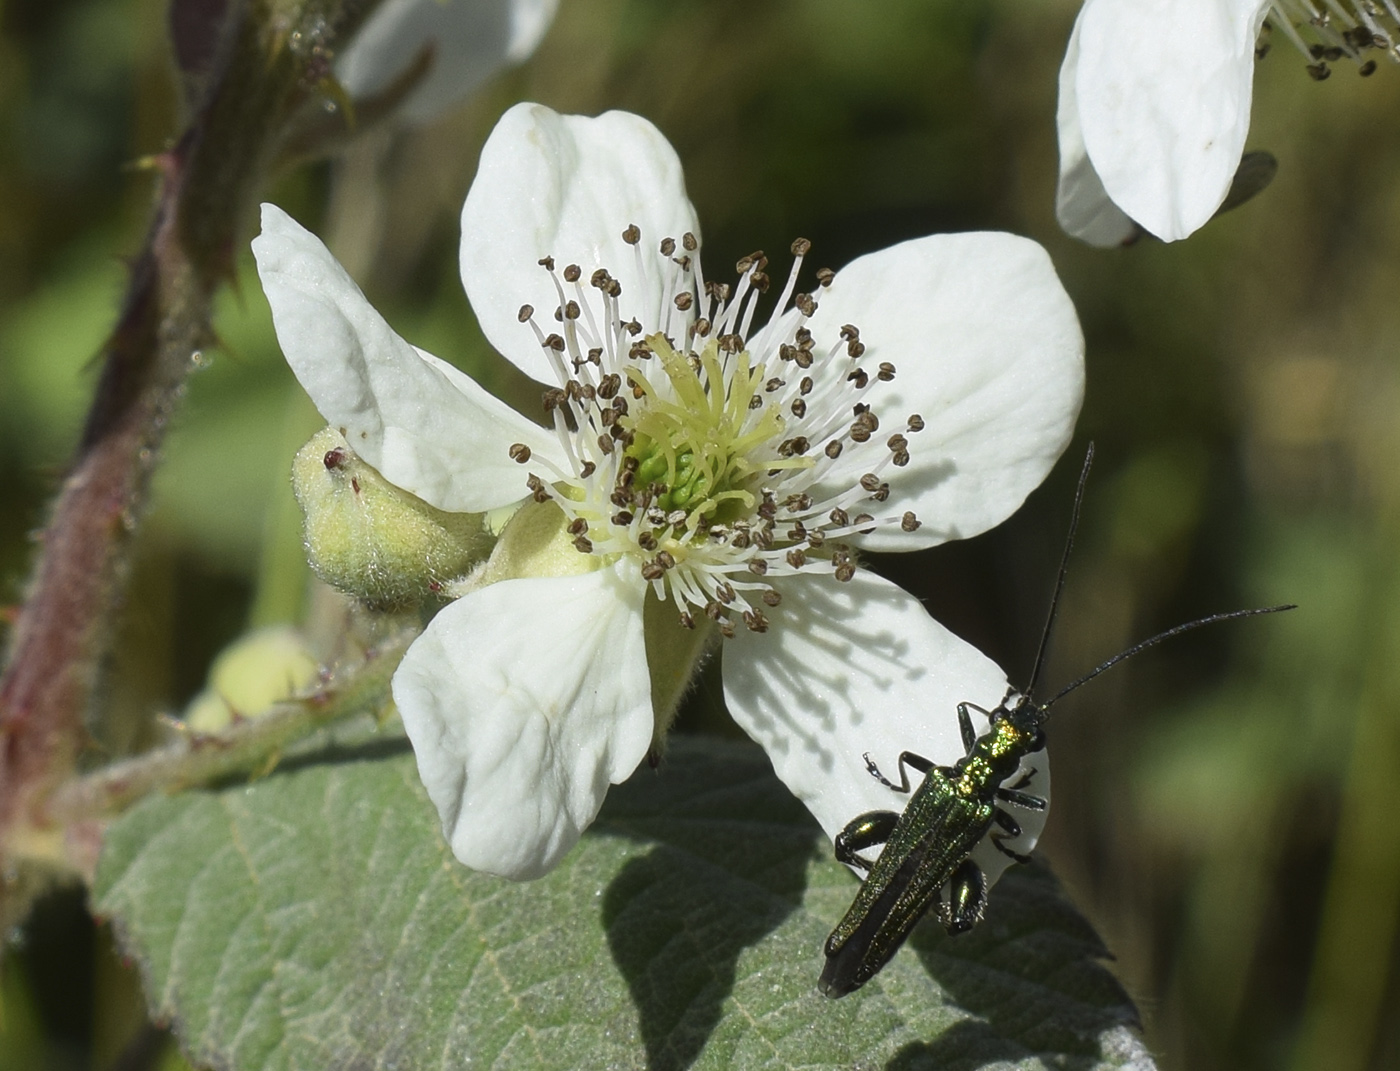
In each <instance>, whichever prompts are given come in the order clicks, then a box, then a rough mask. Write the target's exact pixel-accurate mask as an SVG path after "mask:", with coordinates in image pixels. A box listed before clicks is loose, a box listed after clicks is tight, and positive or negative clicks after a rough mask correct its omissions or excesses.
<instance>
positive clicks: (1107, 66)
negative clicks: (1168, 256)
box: [1075, 0, 1268, 241]
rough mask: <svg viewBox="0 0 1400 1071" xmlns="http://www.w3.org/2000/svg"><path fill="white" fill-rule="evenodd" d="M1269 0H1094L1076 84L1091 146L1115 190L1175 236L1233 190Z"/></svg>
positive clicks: (1145, 219) (1125, 205) (1097, 166)
mask: <svg viewBox="0 0 1400 1071" xmlns="http://www.w3.org/2000/svg"><path fill="white" fill-rule="evenodd" d="M1267 9H1268V3H1267V0H1088V2H1086V3H1085V5H1084V9H1083V10H1082V11H1081V12H1080V15H1079V22H1078V26H1077V31H1078V34H1079V65H1078V73H1077V75H1076V81H1075V87H1076V96H1077V99H1078V104H1079V121H1080V127H1081V130H1082V133H1083V138H1084V145H1085V148H1086V149H1087V151H1088V155H1089V159H1090V160H1091V161H1093V166H1094V170H1095V171H1096V172H1097V173H1098V175H1099V177H1100V179H1101V180H1102V181H1103V185H1104V189H1105V190H1107V191H1108V195H1109V197H1111V198H1112V199H1113V202H1114V203H1115V204H1116V205H1117V206H1118V207H1119V208H1121V209H1122V210H1123V211H1124V212H1125V213H1127V215H1128V216H1130V217H1131V218H1132V219H1134V220H1136V221H1137V222H1138V223H1139V224H1141V225H1142V226H1143V227H1145V228H1146V229H1147V230H1149V231H1151V232H1152V233H1153V234H1155V235H1156V236H1157V237H1158V238H1161V239H1162V240H1163V241H1175V240H1176V239H1178V238H1185V237H1186V236H1187V235H1189V234H1191V233H1192V232H1193V231H1195V230H1196V229H1198V228H1199V227H1201V226H1202V225H1203V224H1204V223H1205V222H1206V221H1207V220H1209V219H1210V217H1211V216H1212V215H1214V213H1215V210H1216V209H1217V208H1219V207H1220V204H1221V202H1222V201H1223V200H1224V199H1225V195H1226V193H1227V192H1229V189H1230V180H1231V179H1232V178H1233V177H1234V174H1235V168H1236V167H1237V166H1238V165H1239V162H1240V156H1241V155H1242V154H1243V152H1244V141H1245V135H1246V134H1247V133H1248V131H1249V109H1250V97H1251V93H1252V88H1253V82H1254V45H1255V41H1256V40H1257V38H1258V36H1259V28H1260V25H1261V24H1262V22H1263V19H1264V14H1265V12H1266V10H1267Z"/></svg>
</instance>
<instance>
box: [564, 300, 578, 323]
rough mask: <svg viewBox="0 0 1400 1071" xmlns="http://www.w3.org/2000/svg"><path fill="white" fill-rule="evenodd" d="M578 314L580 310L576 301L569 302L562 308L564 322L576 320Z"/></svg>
mask: <svg viewBox="0 0 1400 1071" xmlns="http://www.w3.org/2000/svg"><path fill="white" fill-rule="evenodd" d="M579 313H580V309H579V307H578V302H577V301H570V302H569V303H568V304H566V305H565V306H564V319H566V320H577V319H578V318H579Z"/></svg>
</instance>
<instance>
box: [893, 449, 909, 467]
mask: <svg viewBox="0 0 1400 1071" xmlns="http://www.w3.org/2000/svg"><path fill="white" fill-rule="evenodd" d="M890 460H891V461H893V462H894V463H895V465H897V466H898V467H899V468H904V466H905V465H907V464H909V451H908V450H896V451H895V454H894V457H892V458H890Z"/></svg>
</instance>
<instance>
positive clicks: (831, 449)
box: [823, 439, 841, 461]
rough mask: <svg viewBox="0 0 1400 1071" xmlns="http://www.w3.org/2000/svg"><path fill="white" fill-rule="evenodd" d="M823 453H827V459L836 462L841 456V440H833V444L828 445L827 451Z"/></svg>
mask: <svg viewBox="0 0 1400 1071" xmlns="http://www.w3.org/2000/svg"><path fill="white" fill-rule="evenodd" d="M823 453H825V454H826V456H827V457H829V458H831V460H833V461H835V460H836V459H837V458H838V457H840V456H841V440H840V439H832V440H831V442H829V443H827V444H826V449H825V450H824V451H823Z"/></svg>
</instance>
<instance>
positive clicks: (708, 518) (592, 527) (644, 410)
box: [510, 226, 923, 636]
mask: <svg viewBox="0 0 1400 1071" xmlns="http://www.w3.org/2000/svg"><path fill="white" fill-rule="evenodd" d="M623 238H624V239H625V240H626V241H627V242H628V244H629V245H631V246H632V247H633V248H634V250H635V251H636V260H637V277H638V278H646V277H647V271H646V267H647V265H646V264H645V263H644V262H643V253H642V250H641V247H640V241H641V234H640V232H639V231H638V229H637V228H636V227H635V226H632V227H628V228H627V230H626V231H624V232H623ZM809 248H810V244H809V243H807V242H806V241H805V240H799V241H797V242H795V243H793V253H794V256H795V260H794V264H793V268H792V272H791V273H790V275H789V277H788V280H787V283H786V285H785V287H784V289H783V291H782V294H781V296H780V297H779V298H778V302H777V311H776V313H775V314H774V316H773V318H772V319H771V320H770V321H769V322H768V323H767V324H766V325H765V326H763V327H761V328H758V329H756V330H753V329H752V324H753V319H754V308H755V305H756V303H757V299H758V296H759V295H760V294H762V293H764V292H766V291H767V290H768V288H769V285H770V280H769V278H768V276H767V275H766V274H765V271H764V269H765V268H766V267H767V265H768V260H767V258H766V257H764V255H763V254H762V253H761V252H760V253H755V254H753V255H752V256H749V257H745V258H743V259H742V260H741V261H740V262H739V264H738V265H737V270H738V272H739V282H738V284H737V285H736V286H735V287H733V288H732V289H731V287H729V286H727V285H717V284H714V283H708V284H707V283H706V282H705V281H704V278H703V275H702V274H701V270H700V259H699V242H698V240H697V239H696V238H695V237H694V236H693V235H690V234H687V235H685V236H684V237H683V238H682V240H681V243H680V255H679V256H677V255H676V254H677V252H678V249H677V243H676V242H675V241H674V240H673V239H670V238H667V239H665V240H664V241H662V242H661V243H660V245H659V247H658V252H659V253H660V255H661V258H662V260H661V261H660V269H661V274H660V277H661V278H662V279H664V280H665V294H666V295H667V300H666V301H665V302H663V303H662V304H661V306H660V307H659V308H654V309H651V310H646V320H647V322H646V323H645V324H643V323H642V322H641V320H639V319H638V318H637V317H636V316H633V317H631V318H627V319H624V316H623V313H622V311H621V305H622V301H623V300H629V298H626V297H624V294H623V289H622V285H621V283H620V282H619V281H618V280H617V279H615V278H614V277H613V276H612V274H611V272H609V271H608V270H606V269H603V268H600V269H598V270H597V271H595V272H594V273H593V274H592V276H591V277H590V279H589V284H590V286H591V288H592V289H593V290H594V291H596V293H595V294H594V295H589V294H588V293H587V291H586V290H585V289H584V287H583V284H582V277H583V272H582V270H581V269H580V268H579V267H578V266H577V265H572V264H571V265H569V266H568V267H566V268H565V269H564V270H563V272H562V274H561V273H557V272H556V271H555V264H554V260H553V258H550V257H546V258H545V259H544V260H542V261H541V262H540V263H541V265H542V266H543V267H544V268H545V270H547V271H548V272H549V273H550V275H551V277H552V278H553V279H554V283H555V287H556V289H557V292H558V296H559V305H558V307H557V308H556V309H555V310H554V317H555V319H556V320H557V321H558V322H559V323H560V325H561V326H562V331H561V332H556V333H553V334H549V335H546V334H545V333H544V331H543V330H541V328H540V327H539V325H538V323H536V321H535V317H534V309H532V308H531V307H529V306H525V307H523V308H522V309H521V310H520V320H521V322H522V323H527V324H529V325H530V327H531V328H532V329H533V330H534V331H535V334H536V337H537V338H538V340H539V342H540V345H541V346H542V347H543V350H544V353H545V354H546V356H547V357H548V358H549V361H550V363H551V365H552V366H553V368H554V370H555V375H556V378H557V380H558V383H559V386H558V387H556V388H552V389H550V390H547V391H546V392H545V395H544V406H545V410H546V412H547V413H548V414H549V416H550V418H551V419H552V420H553V422H554V428H555V432H556V434H557V436H558V438H559V442H560V445H561V447H562V449H563V456H564V458H565V459H566V460H567V468H560V467H559V466H558V465H557V464H555V463H552V462H550V461H547V460H545V459H543V458H535V457H533V456H532V455H531V452H530V450H529V449H528V448H527V447H526V446H524V444H520V443H517V444H515V445H514V446H512V447H511V450H510V452H511V456H512V457H513V458H515V460H516V461H518V462H520V463H521V464H523V465H527V466H531V465H538V466H539V471H530V472H529V475H528V478H527V480H526V487H527V488H528V489H529V490H530V492H531V494H532V495H533V496H534V498H535V499H536V500H537V501H541V502H543V501H546V500H549V499H554V500H555V501H556V502H557V503H558V504H559V507H560V508H561V509H562V510H563V511H564V514H565V516H566V517H567V518H568V531H569V533H570V534H571V535H572V536H573V537H574V546H575V547H576V548H577V549H578V550H579V552H580V553H583V554H590V555H595V556H597V557H599V558H601V559H602V562H601V564H604V565H614V564H617V563H619V562H622V561H627V562H631V563H632V564H633V565H634V566H635V568H636V569H637V573H638V575H639V577H640V579H641V580H642V581H643V582H645V583H647V584H649V585H651V586H652V588H653V590H654V591H655V593H656V595H657V596H658V597H660V598H663V599H665V598H669V599H670V600H671V601H673V602H674V603H675V605H676V608H677V610H678V611H679V613H680V620H681V623H682V624H683V625H685V626H687V627H694V625H695V614H696V613H697V612H698V613H703V614H704V615H705V616H707V617H709V618H711V619H712V620H714V621H715V622H716V624H717V626H718V628H719V631H720V632H721V634H722V635H725V636H732V635H734V633H735V629H736V624H735V622H736V621H742V623H743V624H744V625H745V626H746V627H748V628H749V629H751V630H753V631H757V632H762V631H765V630H766V629H767V628H768V618H767V616H766V614H767V613H769V612H771V611H772V609H773V608H774V607H777V606H778V605H779V604H780V603H781V601H782V594H781V591H780V590H779V588H780V587H781V586H782V585H783V584H785V583H788V582H790V581H789V579H788V578H791V577H795V576H796V575H798V574H799V573H801V574H804V575H818V576H834V577H835V579H836V580H838V581H846V580H850V579H851V577H852V576H854V575H855V569H856V566H855V561H854V556H853V552H852V550H851V548H850V547H848V546H846V545H844V544H843V543H841V542H839V540H840V539H841V538H843V537H846V536H849V535H852V534H854V533H856V532H870V531H874V530H876V529H877V528H880V527H885V526H894V525H898V526H899V527H901V528H902V529H904V530H905V531H913V530H914V529H915V528H917V527H918V526H919V523H920V522H919V520H918V519H917V518H916V517H915V516H914V514H913V513H912V512H908V511H905V512H902V513H900V512H895V511H893V510H891V509H889V508H888V507H885V506H884V505H883V504H884V503H885V502H886V501H887V500H888V499H889V497H890V487H889V484H888V483H887V482H885V480H884V479H883V478H882V475H881V474H882V472H883V471H884V470H885V469H886V468H887V467H888V466H889V465H896V466H899V465H906V464H908V462H909V441H908V439H907V438H906V437H905V435H904V434H903V433H902V432H896V433H895V434H892V435H887V437H885V439H884V440H883V441H881V440H880V439H879V438H877V437H876V434H875V433H876V432H877V431H878V430H879V428H880V419H879V417H878V416H877V415H876V414H875V412H874V410H873V409H872V408H871V405H870V404H869V402H867V401H864V400H862V399H863V398H864V397H865V395H866V392H867V389H868V387H869V386H870V385H871V384H872V383H878V382H881V381H888V380H891V379H893V378H894V375H895V369H894V366H893V365H891V364H889V363H888V362H882V363H880V364H879V365H878V366H877V367H876V368H874V370H873V374H872V371H870V370H867V368H866V363H867V362H866V361H865V352H866V351H865V344H864V343H863V342H861V339H860V331H859V330H858V329H857V328H856V327H855V326H854V325H852V324H846V325H844V326H843V327H842V328H841V329H840V330H839V332H838V335H837V337H836V338H834V339H832V340H829V344H828V348H827V349H825V350H822V349H819V348H818V346H817V340H816V339H815V338H814V337H813V335H812V332H811V331H810V330H809V329H808V327H807V326H806V324H807V321H808V319H809V318H810V317H811V316H812V314H813V313H815V312H816V309H817V302H816V300H815V298H814V297H813V296H812V295H810V294H801V293H796V294H795V293H794V291H795V288H796V283H797V278H798V272H799V270H800V268H801V265H802V260H803V257H804V256H805V254H806V253H807V251H808V249H809ZM651 267H653V268H656V267H657V264H656V263H655V262H653V264H652V265H651ZM651 274H652V277H656V272H655V271H653V272H652V273H651ZM833 278H834V276H833V274H832V273H831V272H829V271H825V270H823V271H822V272H819V273H818V281H819V282H820V283H821V284H822V285H823V286H827V285H830V283H831V280H832V279H833ZM570 287H572V296H571V292H570V289H569V288H570ZM789 302H791V304H790V305H789ZM642 303H643V304H645V299H644V298H643V300H642ZM922 427H923V420H922V419H921V418H920V417H918V416H917V415H913V416H910V417H909V418H908V420H907V422H906V425H905V428H904V431H907V432H916V431H919V430H920V429H922ZM853 451H859V453H858V454H856V453H853ZM855 458H859V460H858V461H856V460H853V459H855ZM540 472H544V473H545V475H544V476H541V475H540Z"/></svg>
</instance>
